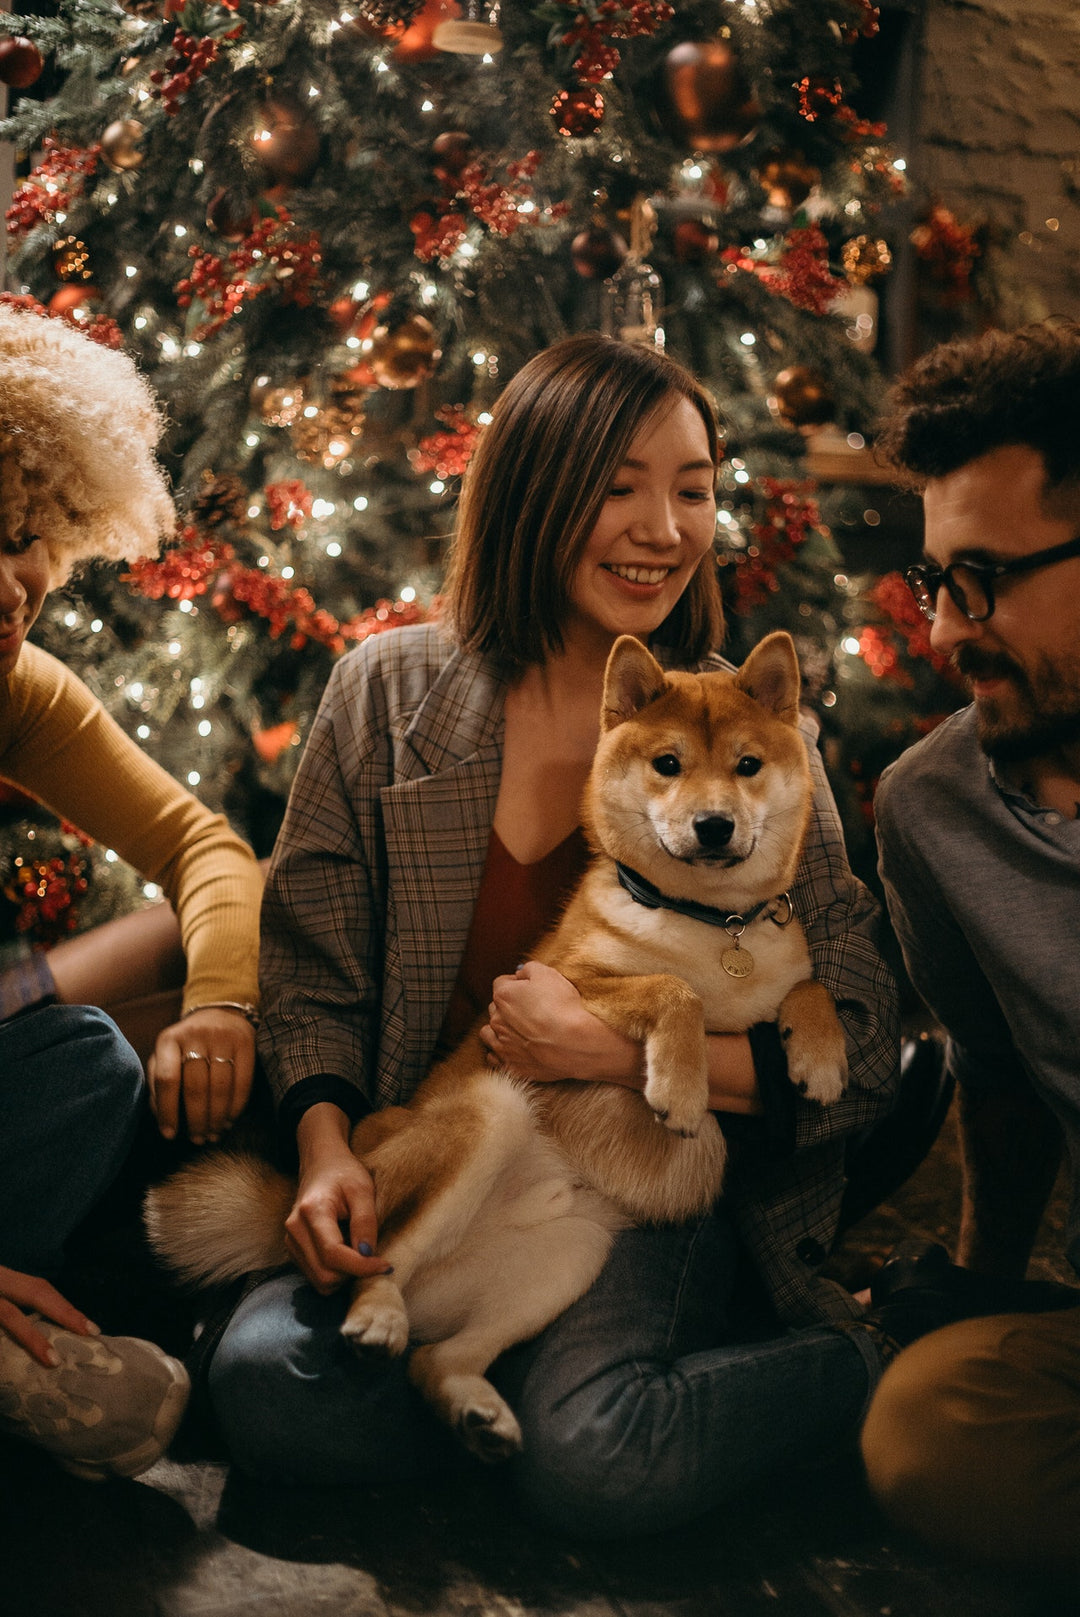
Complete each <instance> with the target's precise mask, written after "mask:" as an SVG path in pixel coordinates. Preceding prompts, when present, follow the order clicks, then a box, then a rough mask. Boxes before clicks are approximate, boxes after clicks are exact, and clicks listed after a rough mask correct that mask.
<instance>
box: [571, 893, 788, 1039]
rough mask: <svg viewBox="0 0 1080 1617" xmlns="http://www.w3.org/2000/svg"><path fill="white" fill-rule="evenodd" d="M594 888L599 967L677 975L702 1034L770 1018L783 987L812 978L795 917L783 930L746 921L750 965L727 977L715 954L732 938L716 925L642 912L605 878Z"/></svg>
mask: <svg viewBox="0 0 1080 1617" xmlns="http://www.w3.org/2000/svg"><path fill="white" fill-rule="evenodd" d="M597 889H598V891H594V893H593V894H592V898H593V902H594V904H595V905H596V908H597V909H598V910H599V912H600V915H601V916H602V917H603V920H604V922H606V930H605V933H604V943H603V951H602V957H603V959H604V964H605V968H606V969H610V970H611V971H612V972H613V973H615V974H617V975H619V976H623V975H625V976H628V977H632V976H637V975H641V974H647V973H649V972H658V971H664V972H670V973H671V975H672V976H674V977H681V978H682V980H683V981H684V982H685V983H687V984H688V985H689V987H690V988H692V989H693V991H694V993H695V994H696V995H697V996H698V998H699V999H700V1000H701V1003H702V1005H703V1006H704V1009H705V1026H706V1029H707V1030H708V1031H709V1032H724V1033H742V1032H745V1030H746V1029H747V1028H749V1027H752V1026H753V1025H754V1023H755V1022H762V1021H771V1020H772V1019H773V1018H774V1017H775V1015H776V1006H777V1004H778V1003H779V1002H780V1001H781V1000H782V999H783V998H784V996H785V994H787V992H788V991H789V989H791V988H793V987H794V986H795V984H796V983H799V982H803V981H804V980H805V979H806V978H807V977H809V976H810V975H811V969H812V968H811V963H810V951H809V949H808V948H807V944H806V937H805V934H804V933H803V930H802V927H801V926H800V925H799V923H798V922H797V921H794V920H793V921H791V922H789V924H788V925H787V926H783V927H781V926H777V925H776V923H775V922H774V921H772V920H769V919H767V918H765V917H764V916H762V917H759V918H758V919H757V920H755V921H753V922H752V923H751V924H750V926H748V927H747V928H746V930H745V931H744V932H743V933H742V936H741V938H740V940H739V943H740V948H741V950H742V951H744V952H746V953H748V954H749V955H750V956H751V957H752V959H753V969H752V970H751V971H750V972H749V973H748V974H747V975H746V976H745V977H732V976H730V975H729V974H728V973H727V972H726V971H725V970H724V968H723V966H722V965H721V956H722V955H723V954H724V953H725V952H726V951H727V950H729V949H732V948H734V946H735V940H734V937H733V936H731V935H729V934H728V933H727V932H726V931H725V930H724V929H723V928H722V927H716V926H710V925H709V924H708V923H707V922H704V921H697V920H692V919H690V918H689V917H687V916H683V915H678V914H676V913H675V912H673V911H671V910H662V909H658V910H652V909H648V908H647V907H646V906H645V905H643V904H639V903H638V902H637V901H636V900H635V899H633V898H631V896H630V894H629V893H627V892H624V891H623V889H622V888H621V887H613V886H612V884H611V883H610V881H609V882H606V883H603V884H601V883H600V882H598V883H597ZM597 952H598V953H600V951H599V950H598V951H597Z"/></svg>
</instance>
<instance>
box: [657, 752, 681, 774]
mask: <svg viewBox="0 0 1080 1617" xmlns="http://www.w3.org/2000/svg"><path fill="white" fill-rule="evenodd" d="M652 766H653V768H654V769H655V770H656V773H657V774H658V775H677V774H678V773H679V771H680V769H681V768H682V764H680V762H679V760H678V759H677V758H676V756H675V754H674V753H673V752H662V753H661V754H660V756H659V758H654V759H653V761H652Z"/></svg>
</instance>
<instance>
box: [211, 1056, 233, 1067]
mask: <svg viewBox="0 0 1080 1617" xmlns="http://www.w3.org/2000/svg"><path fill="white" fill-rule="evenodd" d="M210 1060H211V1061H216V1062H219V1063H220V1064H221V1065H222V1066H224V1067H231V1066H232V1065H233V1058H232V1056H211V1057H210Z"/></svg>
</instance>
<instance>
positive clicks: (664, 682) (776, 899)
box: [147, 633, 846, 1459]
mask: <svg viewBox="0 0 1080 1617" xmlns="http://www.w3.org/2000/svg"><path fill="white" fill-rule="evenodd" d="M798 699H799V672H798V665H797V662H796V658H795V648H794V645H793V643H792V641H791V639H790V637H789V636H788V635H786V634H783V633H778V634H772V635H770V636H769V637H768V638H767V639H766V640H764V641H762V643H761V644H760V645H759V646H758V647H757V648H756V650H755V651H753V652H752V653H751V655H750V656H749V657H748V658H747V660H746V662H745V663H744V665H743V667H742V668H741V669H740V670H739V671H738V672H737V673H724V672H710V673H704V674H689V673H665V672H664V671H663V669H662V668H661V667H660V665H659V664H658V663H657V662H656V661H655V659H654V658H653V657H652V656H651V654H650V653H649V652H648V651H647V650H646V648H645V647H644V646H643V645H642V644H641V643H640V642H639V641H637V640H635V639H633V638H632V637H630V636H623V637H621V638H620V639H619V640H618V641H617V642H616V644H615V646H614V647H613V649H612V652H611V656H610V658H609V661H608V665H607V670H606V675H605V685H604V696H603V712H602V715H601V737H600V742H599V746H598V748H597V753H596V758H595V762H594V764H593V767H592V771H591V774H590V778H589V782H588V786H587V789H586V793H585V799H584V805H583V814H582V823H583V825H584V827H585V830H586V833H587V835H588V838H589V842H590V845H591V848H592V852H593V857H592V861H591V863H590V865H589V868H588V870H587V872H586V874H585V876H584V877H583V879H582V881H581V883H580V885H579V887H578V889H577V891H576V893H575V894H574V896H573V897H572V898H571V900H570V902H569V904H568V906H567V908H566V911H565V913H564V914H563V917H562V919H561V920H560V921H559V923H558V924H557V926H556V927H555V928H554V929H553V931H551V932H550V933H549V934H548V936H547V937H546V938H545V939H544V940H543V941H542V943H541V944H540V946H539V947H538V948H537V949H536V950H535V951H534V955H535V958H536V959H538V960H540V961H544V962H546V963H547V964H549V965H551V966H554V967H556V968H557V969H558V970H559V971H560V972H562V973H563V974H564V975H565V976H566V977H568V978H569V979H570V981H571V982H573V983H574V984H575V985H576V986H577V988H578V990H579V991H580V993H581V994H582V996H583V999H584V1001H585V1004H586V1005H587V1006H588V1008H589V1009H590V1010H592V1011H593V1012H594V1013H595V1014H596V1015H597V1016H599V1017H601V1018H603V1019H604V1020H605V1021H606V1022H608V1023H610V1024H611V1025H612V1026H614V1027H616V1028H618V1029H620V1030H621V1031H622V1032H624V1033H626V1034H628V1035H629V1036H630V1037H631V1038H633V1039H635V1040H637V1041H639V1042H641V1044H642V1045H643V1049H644V1086H643V1089H642V1091H640V1092H639V1091H638V1090H636V1089H630V1088H624V1087H621V1086H618V1085H615V1084H604V1083H577V1082H572V1081H567V1082H561V1083H544V1084H539V1083H537V1084H530V1083H526V1082H523V1081H520V1080H517V1079H515V1078H513V1077H512V1076H510V1075H508V1074H506V1073H503V1072H499V1071H498V1070H493V1069H492V1068H491V1067H489V1065H488V1064H487V1060H486V1051H485V1048H484V1046H483V1044H482V1043H481V1041H480V1039H479V1036H478V1032H477V1031H475V1030H474V1032H473V1033H471V1034H470V1035H469V1036H468V1037H467V1038H466V1040H465V1041H464V1043H463V1044H462V1045H461V1047H460V1048H459V1049H458V1050H457V1051H456V1052H455V1053H454V1054H453V1055H452V1056H451V1057H450V1058H449V1059H448V1060H446V1061H444V1062H442V1063H441V1064H439V1065H438V1066H436V1067H435V1068H434V1069H433V1071H432V1072H431V1073H430V1075H429V1076H428V1077H427V1078H426V1079H425V1081H424V1083H423V1084H422V1085H421V1086H420V1088H419V1090H418V1091H417V1093H416V1095H415V1096H414V1098H413V1100H412V1101H411V1102H410V1104H409V1105H408V1106H405V1107H400V1106H394V1107H389V1108H387V1109H385V1110H383V1111H380V1112H376V1113H374V1114H372V1115H371V1116H369V1117H367V1118H365V1119H364V1120H363V1121H362V1122H361V1123H359V1124H358V1125H357V1127H356V1128H355V1130H354V1132H353V1135H352V1147H353V1150H354V1151H355V1152H356V1153H357V1155H358V1156H359V1157H360V1158H361V1159H362V1160H363V1162H364V1163H365V1164H366V1166H367V1167H368V1169H369V1170H370V1172H371V1174H372V1176H373V1179H374V1183H375V1193H376V1208H377V1214H378V1219H379V1228H380V1240H379V1252H380V1254H381V1255H383V1256H385V1257H386V1258H387V1259H388V1260H389V1261H390V1262H391V1263H392V1264H393V1273H392V1274H389V1275H375V1276H371V1277H368V1278H366V1279H363V1280H360V1281H358V1282H356V1283H355V1284H354V1289H353V1296H352V1300H351V1303H350V1306H349V1309H348V1313H347V1315H346V1317H345V1320H344V1323H343V1325H342V1331H343V1333H344V1335H345V1336H346V1337H348V1338H349V1339H350V1340H351V1342H352V1343H353V1345H354V1346H355V1348H356V1349H357V1350H358V1351H364V1352H367V1351H372V1352H374V1351H377V1352H380V1353H385V1354H400V1353H403V1352H404V1351H405V1349H406V1347H407V1346H408V1345H409V1343H410V1342H411V1343H412V1344H413V1347H412V1352H411V1356H410V1359H409V1374H410V1376H411V1378H412V1380H413V1382H414V1383H415V1385H416V1386H417V1387H418V1388H419V1390H420V1391H421V1392H422V1393H423V1394H424V1395H425V1396H426V1397H427V1398H428V1400H429V1401H430V1403H431V1404H432V1405H433V1407H434V1408H435V1410H436V1411H437V1412H438V1413H439V1414H440V1415H441V1416H442V1417H443V1419H444V1420H446V1421H447V1422H448V1423H449V1424H450V1425H451V1426H452V1427H454V1428H455V1429H456V1430H457V1431H458V1432H459V1433H460V1435H461V1437H462V1439H463V1441H464V1442H465V1443H466V1444H467V1446H468V1447H469V1448H470V1449H472V1450H473V1451H474V1452H475V1453H476V1454H478V1455H480V1456H481V1457H482V1458H485V1459H499V1458H502V1457H504V1456H506V1455H509V1454H511V1453H513V1452H514V1451H515V1450H516V1449H517V1448H518V1447H520V1443H521V1434H520V1430H519V1428H518V1424H517V1421H516V1419H515V1417H514V1415H513V1413H512V1411H511V1410H510V1408H509V1407H508V1405H507V1404H506V1403H505V1401H504V1400H503V1399H502V1398H501V1397H500V1395H499V1394H498V1392H497V1391H496V1390H495V1388H494V1387H493V1386H492V1385H491V1383H490V1382H489V1381H488V1380H487V1379H486V1377H485V1371H486V1370H487V1368H488V1366H489V1365H490V1364H491V1362H492V1361H493V1360H494V1359H495V1358H496V1357H497V1355H498V1354H499V1353H501V1352H502V1351H503V1349H505V1348H507V1347H510V1346H511V1345H512V1344H514V1343H516V1342H520V1341H524V1340H526V1339H527V1338H529V1337H531V1336H534V1335H536V1334H537V1333H538V1332H539V1331H540V1330H542V1329H543V1327H544V1326H545V1325H547V1324H549V1323H550V1322H551V1321H552V1320H553V1319H554V1318H555V1317H556V1316H557V1315H558V1314H560V1313H561V1312H562V1311H563V1310H564V1309H565V1308H567V1307H568V1306H569V1305H570V1304H571V1303H572V1302H574V1301H575V1299H576V1298H578V1297H579V1296H581V1295H582V1293H583V1292H584V1291H585V1290H586V1289H587V1288H588V1287H589V1285H590V1284H591V1283H592V1281H593V1280H594V1279H595V1278H596V1276H597V1274H598V1273H599V1271H600V1269H601V1267H602V1265H603V1263H604V1260H605V1258H606V1256H607V1253H608V1251H609V1248H610V1245H611V1242H612V1240H613V1238H614V1235H615V1233H616V1231H618V1230H619V1229H620V1228H623V1227H625V1226H626V1225H628V1224H631V1223H666V1222H682V1221H685V1220H688V1219H691V1218H694V1217H698V1216H700V1215H701V1214H703V1213H705V1212H706V1211H707V1210H708V1208H709V1207H710V1206H711V1205H712V1204H713V1202H714V1201H715V1200H716V1198H717V1196H718V1195H719V1194H720V1192H721V1186H722V1180H723V1172H724V1157H725V1146H724V1138H723V1135H722V1133H721V1131H720V1127H719V1125H718V1123H717V1120H716V1117H715V1115H714V1114H713V1113H711V1112H710V1111H709V1110H708V1099H709V1088H708V1077H707V1068H706V1044H705V1039H706V1033H707V1032H741V1031H744V1030H745V1029H747V1028H749V1027H751V1026H752V1025H753V1024H754V1023H756V1022H761V1021H766V1020H771V1019H777V1020H778V1022H779V1027H780V1034H781V1038H782V1040H783V1043H784V1048H785V1050H786V1054H787V1061H788V1069H789V1074H790V1077H791V1080H792V1082H793V1083H795V1084H796V1085H798V1086H799V1087H800V1088H801V1089H802V1090H803V1091H804V1092H805V1093H806V1094H808V1095H809V1096H811V1097H813V1098H814V1099H815V1100H817V1101H819V1102H821V1103H823V1104H828V1103H829V1102H832V1101H834V1100H836V1099H837V1097H838V1096H839V1095H840V1094H841V1092H842V1089H843V1086H844V1082H845V1077H846V1057H845V1049H844V1038H843V1034H842V1031H841V1028H840V1024H839V1022H838V1020H837V1016H836V1011H835V1007H834V1005H833V1002H832V998H831V996H830V995H829V994H828V992H827V991H826V990H825V989H824V988H823V987H822V986H821V985H820V984H819V983H816V982H814V980H813V977H812V971H811V963H810V954H809V950H808V948H807V944H806V940H805V937H804V935H803V932H802V929H801V927H800V925H799V923H798V920H797V919H796V918H795V916H794V914H793V910H792V905H791V900H790V898H789V897H788V895H787V888H788V887H789V886H790V884H791V882H792V880H793V878H794V875H795V870H796V866H797V863H798V859H799V853H800V848H801V844H802V840H803V837H804V834H805V831H806V826H807V823H808V820H809V816H810V809H811V784H810V771H809V765H808V761H807V757H806V750H805V746H804V743H803V740H802V738H801V736H800V734H799V732H798V730H797V729H796V724H797V719H798ZM658 1122H659V1124H660V1125H662V1126H660V1127H658V1126H657V1124H658ZM294 1195H295V1185H294V1184H293V1183H292V1182H291V1181H290V1180H289V1179H287V1178H286V1177H285V1176H284V1175H281V1174H278V1173H276V1172H275V1170H273V1169H272V1168H270V1167H269V1166H268V1165H267V1164H265V1163H263V1162H262V1161H261V1160H260V1159H258V1158H256V1157H254V1156H243V1155H238V1154H235V1153H230V1152H228V1151H218V1152H215V1153H210V1154H208V1155H207V1156H205V1157H204V1158H202V1159H201V1160H200V1161H197V1162H196V1163H194V1164H192V1165H190V1166H188V1167H187V1168H185V1169H183V1170H181V1171H180V1173H179V1174H177V1175H174V1177H173V1178H172V1179H171V1180H169V1181H167V1182H166V1183H165V1184H164V1185H162V1186H159V1187H158V1188H157V1189H156V1190H154V1191H152V1192H151V1193H150V1197H149V1198H148V1206H147V1225H148V1229H149V1232H150V1236H151V1240H152V1242H153V1244H154V1246H155V1248H156V1249H157V1251H158V1252H159V1253H160V1254H161V1255H162V1256H163V1257H164V1258H165V1260H166V1261H167V1262H168V1263H170V1265H171V1266H172V1267H173V1268H174V1269H176V1270H177V1271H178V1272H179V1273H180V1274H181V1275H182V1276H184V1277H185V1278H187V1279H189V1280H192V1279H194V1280H224V1279H228V1278H231V1277H233V1276H236V1275H239V1274H242V1273H244V1272H246V1271H248V1270H252V1269H259V1268H264V1267H270V1266H274V1265H278V1264H284V1263H286V1262H287V1261H288V1259H287V1257H286V1253H285V1248H284V1244H283V1235H284V1230H283V1226H284V1221H285V1218H286V1216H287V1214H288V1212H289V1210H290V1208H291V1206H292V1202H293V1199H294Z"/></svg>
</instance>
